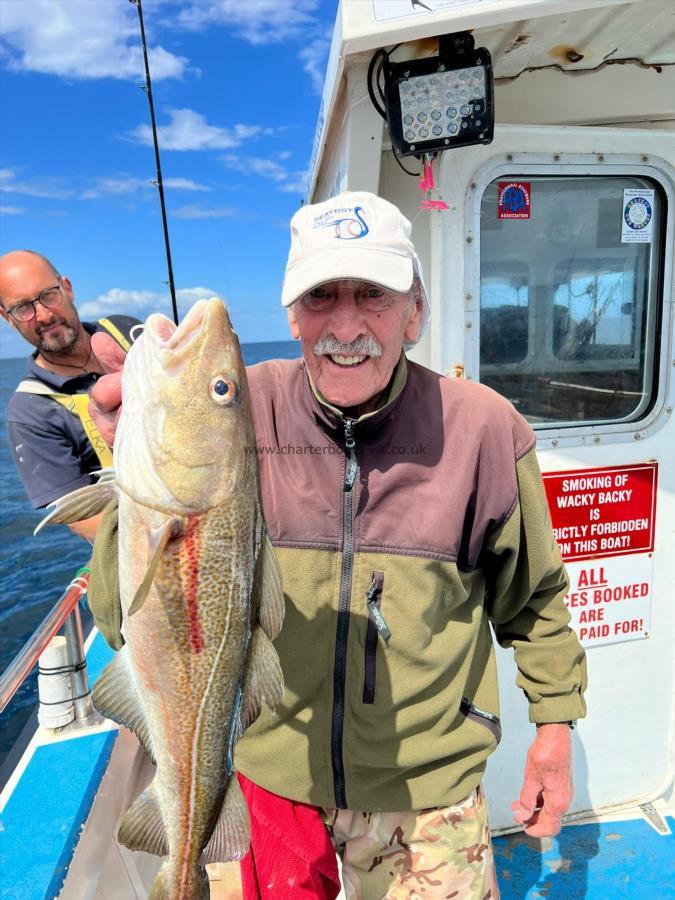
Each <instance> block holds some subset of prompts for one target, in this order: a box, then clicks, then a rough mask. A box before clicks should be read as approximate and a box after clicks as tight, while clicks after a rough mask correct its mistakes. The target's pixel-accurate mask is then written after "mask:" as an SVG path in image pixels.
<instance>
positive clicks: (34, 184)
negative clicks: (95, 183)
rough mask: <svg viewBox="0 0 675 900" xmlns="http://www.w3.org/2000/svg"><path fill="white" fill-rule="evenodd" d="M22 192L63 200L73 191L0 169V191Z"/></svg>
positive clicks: (55, 182)
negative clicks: (22, 177)
mask: <svg viewBox="0 0 675 900" xmlns="http://www.w3.org/2000/svg"><path fill="white" fill-rule="evenodd" d="M0 2H1V0H0ZM3 192H4V193H7V194H24V195H25V196H27V197H42V198H43V199H50V200H64V199H65V198H66V197H71V196H72V194H73V191H72V190H70V189H68V188H66V187H64V185H63V181H62V180H61V179H58V178H32V179H29V180H28V181H26V180H21V179H17V177H16V172H15V171H14V169H0V193H3Z"/></svg>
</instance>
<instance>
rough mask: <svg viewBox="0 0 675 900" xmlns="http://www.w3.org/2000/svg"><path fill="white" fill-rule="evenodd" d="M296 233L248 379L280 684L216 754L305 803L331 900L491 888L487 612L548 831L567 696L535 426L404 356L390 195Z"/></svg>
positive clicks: (574, 647)
mask: <svg viewBox="0 0 675 900" xmlns="http://www.w3.org/2000/svg"><path fill="white" fill-rule="evenodd" d="M291 231H292V240H291V251H290V256H289V261H288V266H287V269H286V278H285V282H284V287H283V294H282V303H283V305H284V306H285V307H286V308H287V310H288V319H289V323H290V327H291V332H292V334H293V336H294V338H299V339H300V341H301V342H302V353H303V359H302V360H298V361H272V362H267V363H261V364H259V365H257V366H254V367H252V368H251V369H249V373H248V374H249V383H250V388H251V397H252V403H253V413H254V421H255V427H256V438H257V442H258V445H259V446H261V447H263V448H265V452H262V453H261V454H260V474H261V488H262V498H263V506H264V512H265V519H266V523H267V528H268V531H269V534H270V537H271V539H272V543H273V544H274V546H275V550H276V553H277V556H278V560H279V563H280V565H281V569H282V573H283V579H284V592H285V595H286V618H285V622H284V626H283V629H282V631H281V634H280V635H279V637H278V638H277V640H276V642H275V643H276V647H277V650H278V652H279V656H280V659H281V663H282V668H283V671H284V678H285V682H286V692H285V695H284V699H283V701H282V704H281V706H280V707H279V708H277V710H276V711H275V712H274V713H269V712H263V714H262V716H261V718H260V719H259V720H258V721H257V722H256V723H255V724H254V725H253V726H252V727H251V728H250V729H249V731H247V732H246V734H245V735H244V737H243V738H242V739H241V740H240V742H239V743H238V744H237V747H236V754H235V763H236V766H237V769H238V770H239V772H240V773H241V774H243V775H244V776H245V777H246V779H248V780H249V781H250V782H253V783H254V784H255V785H258V786H259V787H260V788H262V789H264V791H266V792H269V793H268V796H271V797H276V798H288V800H290V801H295V802H299V803H302V804H308V805H310V806H311V807H314V808H316V809H318V810H319V813H320V816H321V818H322V819H323V822H324V824H325V826H326V828H327V830H328V833H329V834H330V837H331V839H332V841H333V842H334V846H335V847H336V849H337V850H338V852H339V853H340V855H341V856H342V861H343V867H342V873H343V881H344V885H345V890H346V893H347V896H348V897H354V898H361V897H363V898H380V897H384V896H386V897H404V896H405V897H409V896H413V895H414V896H418V893H417V891H418V890H423V891H424V896H426V897H430V898H441V897H448V896H453V897H458V898H480V900H486V898H495V897H497V896H498V892H497V887H496V881H495V874H494V864H493V860H492V855H491V849H490V838H489V830H488V820H487V811H486V807H485V802H484V800H483V796H482V793H481V788H480V782H481V778H482V775H483V772H484V769H485V765H486V762H487V759H488V757H489V755H490V754H491V753H492V752H493V750H494V749H495V747H496V746H497V743H498V742H499V738H500V733H501V730H500V722H499V718H498V716H499V709H498V706H499V704H498V690H497V679H496V669H495V658H494V649H493V645H492V639H491V634H490V623H492V626H493V628H494V631H495V633H496V636H497V639H498V641H499V642H500V643H501V644H502V646H507V647H513V649H514V651H515V656H516V663H517V666H518V670H519V678H518V684H519V685H520V686H521V687H522V688H523V690H524V692H525V694H526V696H527V699H528V701H529V704H530V719H531V721H532V722H533V723H534V724H535V725H536V733H535V736H534V741H533V743H532V746H531V749H530V751H529V754H528V758H527V762H526V768H525V780H524V785H523V789H522V792H521V795H520V798H519V800H518V801H517V802H516V803H515V804H514V814H515V817H516V820H517V821H518V822H523V823H525V825H526V831H527V832H528V833H529V834H531V835H534V836H543V835H552V834H555V833H556V832H557V831H558V829H559V828H560V824H561V817H562V815H563V813H564V812H565V811H566V810H567V808H568V806H569V803H570V800H571V794H572V783H571V773H570V761H571V741H570V726H571V724H572V722H573V720H575V719H576V718H578V717H580V716H582V715H583V714H584V712H585V707H584V701H583V690H584V687H585V664H584V654H583V651H582V649H581V647H580V645H579V643H578V641H577V638H576V636H575V635H574V633H573V632H572V631H570V629H569V627H568V621H569V616H568V614H567V612H566V610H565V606H564V602H563V598H564V596H565V592H566V590H567V580H566V577H565V573H564V570H563V566H562V563H561V560H560V556H559V553H558V550H557V547H556V544H555V541H554V539H553V535H552V532H551V527H550V521H549V518H548V511H547V506H546V500H545V495H544V491H543V487H542V483H541V477H540V474H539V470H538V467H537V462H536V457H535V450H534V446H535V439H534V435H533V433H532V431H531V429H530V428H529V426H528V425H527V423H526V422H525V421H524V420H523V419H522V418H521V417H520V416H519V415H518V414H517V413H516V412H515V410H514V409H513V407H512V406H511V405H510V404H509V403H508V402H506V401H505V400H504V399H503V398H501V397H500V396H499V395H497V394H496V393H494V392H492V391H491V390H489V389H488V388H486V387H483V386H481V385H477V384H473V383H469V382H465V381H461V380H451V379H447V378H443V377H441V376H439V375H437V374H436V373H434V372H431V371H429V370H428V369H425V368H423V367H422V366H419V365H416V364H414V363H411V362H408V361H407V359H406V357H405V354H404V352H403V347H404V346H405V345H410V344H413V343H414V342H415V341H416V340H417V339H418V338H419V335H420V330H421V328H422V326H423V323H424V319H425V317H426V314H427V301H426V295H425V290H424V286H423V283H422V280H421V275H420V270H419V263H418V261H417V257H416V255H415V252H414V249H413V246H412V243H411V241H410V225H409V223H408V221H407V220H406V219H405V218H404V217H403V216H402V215H401V214H400V212H399V211H398V210H397V209H396V208H395V207H394V206H392V205H391V204H390V203H388V202H386V201H384V200H382V199H380V198H378V197H376V196H374V195H372V194H366V193H350V194H347V193H345V194H341V195H340V196H338V197H336V198H334V199H332V200H329V201H327V202H325V203H320V204H317V205H314V206H306V207H304V208H303V209H301V210H300V211H299V212H298V213H296V215H295V216H294V218H293V221H292V225H291ZM105 387H106V386H105V385H104V383H103V381H102V382H101V383H100V385H99V386H98V387H97V392H98V393H99V398H98V399H99V400H100V401H101V404H102V405H104V406H107V407H109V408H110V407H114V406H115V403H116V402H117V400H118V399H119V398H118V397H117V398H116V399H113V400H112V401H111V400H110V398H105V397H104V396H103V394H104V393H105V390H104V388H105ZM113 393H114V389H113ZM288 445H291V446H293V447H294V448H295V449H296V452H295V453H292V454H291V453H284V452H283V448H285V447H287V446H288ZM298 448H300V449H301V450H302V452H299V449H298ZM94 580H95V581H96V579H94ZM95 590H96V588H95ZM98 602H99V604H100V598H99V601H98ZM106 602H107V603H108V604H114V603H116V600H115V598H110V597H108V598H107V601H106ZM118 619H119V617H117V621H118ZM100 620H101V621H102V624H103V628H104V630H105V629H106V628H107V631H108V636H109V637H110V638H112V640H113V641H118V640H119V636H118V635H116V634H111V633H110V628H109V627H107V625H108V622H107V620H106V616H105V615H103V616H102V617H101V618H100ZM249 796H250V795H249ZM282 809H283V807H282ZM289 821H290V818H289ZM289 827H290V826H289ZM285 833H286V831H285V825H284V823H283V822H280V823H279V825H278V834H279V835H281V837H280V839H279V840H278V841H276V842H274V847H275V852H274V854H272V856H275V857H276V855H277V854H278V856H279V857H282V856H283V848H284V837H283V835H284V834H285ZM253 854H254V856H259V852H258V848H257V847H256V845H255V834H254V844H253ZM268 856H269V854H268ZM270 864H271V865H272V866H274V865H275V864H276V860H272V862H271V863H270V860H269V859H268V860H267V862H266V865H270ZM413 889H414V893H411V891H413ZM319 895H320V896H324V895H323V894H317V893H314V894H312V893H311V891H308V890H305V889H303V888H302V886H301V885H300V883H298V884H296V887H294V888H293V889H292V890H291V889H290V888H289V889H288V890H287V889H286V888H285V887H284V889H283V892H282V893H280V894H279V896H283V897H285V898H286V897H289V898H296V897H297V898H299V897H310V896H319ZM326 896H329V894H326Z"/></svg>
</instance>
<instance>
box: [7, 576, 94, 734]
mask: <svg viewBox="0 0 675 900" xmlns="http://www.w3.org/2000/svg"><path fill="white" fill-rule="evenodd" d="M89 574H90V570H89V567H88V566H83V567H82V568H81V569H78V571H77V572H76V573H75V577H74V578H73V580H72V581H71V582H70V584H69V585H68V587H67V588H66V589H65V591H64V592H63V594H62V595H61V596H60V597H59V599H58V601H57V602H56V603H55V605H54V606H53V607H52V609H51V610H50V612H49V613H48V614H47V615H46V616H45V618H44V619H43V620H42V622H41V623H40V624H39V625H38V627H37V628H36V629H35V631H34V632H33V634H32V635H31V636H30V638H29V639H28V640H27V641H26V643H25V644H24V645H23V647H22V649H21V650H20V651H19V653H18V654H17V655H16V657H15V658H14V659H13V660H12V662H11V663H10V664H9V666H8V667H7V669H5V671H4V672H3V673H2V676H1V677H0V712H2V711H3V710H4V709H5V708H6V706H7V705H8V703H9V702H10V700H11V699H12V697H13V696H14V694H16V692H17V691H18V690H19V688H20V687H21V685H22V684H23V682H24V681H25V680H26V678H27V677H28V675H29V674H30V673H31V671H32V670H33V668H34V666H35V665H36V664H37V663H38V661H39V659H40V656H41V654H42V652H43V651H44V650H45V648H46V647H47V645H48V644H49V642H50V641H51V639H52V638H53V637H54V635H55V634H56V633H57V632H58V631H59V630H60V629H61V628H63V634H64V637H65V639H66V665H65V666H63V667H61V669H60V673H61V674H66V673H68V674H69V675H70V682H71V687H72V697H71V699H72V701H73V707H74V712H75V720H74V723H73V724H74V725H76V726H77V725H82V724H90V722H91V719H92V717H93V716H94V705H93V703H92V699H91V689H90V688H89V679H88V677H87V661H86V657H85V652H84V637H83V632H82V619H81V616H80V608H79V605H78V604H79V602H80V600H81V599H82V597H83V596H84V595H85V594H86V592H87V587H88V585H89Z"/></svg>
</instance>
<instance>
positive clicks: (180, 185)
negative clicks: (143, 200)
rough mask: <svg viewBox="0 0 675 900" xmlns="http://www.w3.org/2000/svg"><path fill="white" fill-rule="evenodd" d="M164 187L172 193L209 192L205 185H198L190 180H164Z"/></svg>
mask: <svg viewBox="0 0 675 900" xmlns="http://www.w3.org/2000/svg"><path fill="white" fill-rule="evenodd" d="M163 183H164V187H165V188H169V189H170V190H173V191H210V190H211V188H210V187H207V186H206V185H205V184H198V182H196V181H192V179H191V178H164V179H163Z"/></svg>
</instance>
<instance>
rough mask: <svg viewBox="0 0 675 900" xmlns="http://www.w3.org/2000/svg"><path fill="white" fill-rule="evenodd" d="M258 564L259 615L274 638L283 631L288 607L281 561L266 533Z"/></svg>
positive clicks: (265, 630)
mask: <svg viewBox="0 0 675 900" xmlns="http://www.w3.org/2000/svg"><path fill="white" fill-rule="evenodd" d="M258 565H259V567H260V570H259V580H258V591H259V597H258V604H259V612H258V616H259V618H260V624H261V625H262V627H263V630H264V632H265V634H266V635H267V637H268V638H270V639H271V640H274V638H275V637H276V636H277V635H278V634H279V632H280V631H281V626H282V624H283V621H284V612H285V608H286V607H285V601H284V591H283V587H282V584H281V571H280V569H279V563H278V562H277V557H276V555H275V553H274V547H273V546H272V542H271V541H270V539H269V537H268V536H267V535H265V538H264V540H263V542H262V545H261V547H260V555H259V558H258Z"/></svg>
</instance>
